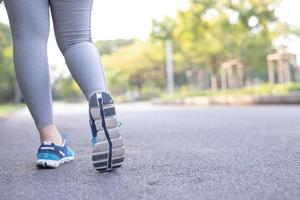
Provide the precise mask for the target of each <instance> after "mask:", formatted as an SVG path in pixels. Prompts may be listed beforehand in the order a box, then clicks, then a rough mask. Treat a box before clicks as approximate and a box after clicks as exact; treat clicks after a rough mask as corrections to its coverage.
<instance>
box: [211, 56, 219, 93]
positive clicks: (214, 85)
mask: <svg viewBox="0 0 300 200" xmlns="http://www.w3.org/2000/svg"><path fill="white" fill-rule="evenodd" d="M210 68H211V79H210V89H211V90H212V91H216V90H217V89H218V67H217V64H216V61H215V60H212V61H211V62H210Z"/></svg>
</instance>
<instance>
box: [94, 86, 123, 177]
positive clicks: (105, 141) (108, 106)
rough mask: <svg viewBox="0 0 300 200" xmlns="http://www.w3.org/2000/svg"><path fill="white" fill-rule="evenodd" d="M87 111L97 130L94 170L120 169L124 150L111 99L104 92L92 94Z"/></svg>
mask: <svg viewBox="0 0 300 200" xmlns="http://www.w3.org/2000/svg"><path fill="white" fill-rule="evenodd" d="M89 109H90V110H89V111H90V114H91V116H92V120H93V123H94V125H95V127H96V130H97V141H96V143H95V144H94V147H93V153H92V162H93V165H94V167H95V169H96V170H97V171H100V172H105V171H112V170H115V169H118V168H120V167H121V166H122V164H123V162H124V159H125V150H124V144H123V140H122V137H121V134H120V131H119V128H118V120H117V117H116V110H115V106H114V101H113V99H112V97H111V96H110V95H109V94H107V93H105V92H101V93H100V92H98V93H95V94H93V95H92V96H91V98H90V101H89ZM103 119H104V120H103Z"/></svg>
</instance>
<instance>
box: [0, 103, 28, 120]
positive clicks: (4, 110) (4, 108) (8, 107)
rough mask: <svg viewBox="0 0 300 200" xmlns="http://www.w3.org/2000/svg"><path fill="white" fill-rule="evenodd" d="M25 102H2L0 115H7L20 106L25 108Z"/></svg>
mask: <svg viewBox="0 0 300 200" xmlns="http://www.w3.org/2000/svg"><path fill="white" fill-rule="evenodd" d="M24 106H25V104H17V105H16V104H11V103H5V104H3V103H2V104H0V117H2V116H5V115H7V114H9V113H11V112H13V111H16V110H18V109H20V108H23V107H24Z"/></svg>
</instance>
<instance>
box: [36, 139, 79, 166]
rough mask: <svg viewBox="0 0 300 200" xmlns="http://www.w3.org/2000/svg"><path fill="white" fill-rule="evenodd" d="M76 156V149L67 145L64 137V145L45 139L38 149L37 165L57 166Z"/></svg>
mask: <svg viewBox="0 0 300 200" xmlns="http://www.w3.org/2000/svg"><path fill="white" fill-rule="evenodd" d="M74 156H75V154H74V151H73V150H72V149H71V148H70V147H68V146H67V144H66V142H65V139H64V138H63V144H62V145H56V144H54V143H53V142H52V141H45V142H43V143H42V144H41V145H40V147H39V149H38V152H37V161H36V166H37V167H38V168H57V167H58V166H59V165H60V164H63V163H65V162H70V161H72V160H74Z"/></svg>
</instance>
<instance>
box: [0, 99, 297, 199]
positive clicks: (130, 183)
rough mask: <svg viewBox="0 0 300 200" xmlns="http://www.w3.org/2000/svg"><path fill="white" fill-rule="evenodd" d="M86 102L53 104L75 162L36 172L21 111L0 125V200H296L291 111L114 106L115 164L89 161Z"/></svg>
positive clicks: (33, 133) (29, 125)
mask: <svg viewBox="0 0 300 200" xmlns="http://www.w3.org/2000/svg"><path fill="white" fill-rule="evenodd" d="M87 111H88V107H87V105H86V104H64V103H55V104H54V113H55V121H56V123H57V125H58V128H59V130H60V131H61V132H66V133H69V135H70V143H71V146H72V148H73V149H74V151H75V152H76V160H75V161H74V162H71V163H67V164H64V165H62V166H60V167H59V168H58V169H55V170H49V169H47V170H38V169H37V168H36V167H35V155H36V151H37V148H38V146H39V139H38V133H37V130H36V129H35V127H34V124H33V121H32V119H31V117H30V114H29V112H28V110H27V108H24V109H22V110H20V111H18V112H16V113H13V114H12V115H10V116H9V117H7V118H4V119H0V160H1V164H0V199H1V200H6V199H9V200H11V199H43V200H46V199H89V200H93V199H97V200H98V199H104V200H105V199H110V200H114V199H163V200H168V199H172V200H173V199H218V200H220V199H222V200H223V199H232V200H235V199H259V200H261V199H270V200H276V199H278V200H279V199H280V200H283V199H295V200H296V199H300V106H256V107H198V108H196V107H176V106H152V105H150V104H147V103H138V104H122V105H117V113H118V117H119V120H120V121H121V122H122V126H121V132H122V136H123V139H124V144H125V148H126V159H125V162H124V165H123V167H122V168H120V169H119V170H118V171H115V172H112V173H99V172H97V171H95V170H94V168H93V166H92V162H91V151H92V147H91V143H90V140H91V134H90V128H89V124H88V112H87Z"/></svg>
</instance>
